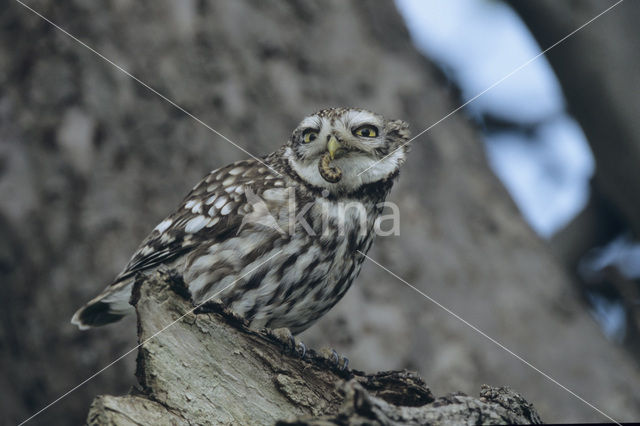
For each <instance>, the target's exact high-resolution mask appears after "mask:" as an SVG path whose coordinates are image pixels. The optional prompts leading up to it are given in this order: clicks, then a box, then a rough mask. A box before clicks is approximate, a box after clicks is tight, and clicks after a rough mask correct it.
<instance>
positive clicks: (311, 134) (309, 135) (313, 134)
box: [302, 129, 318, 143]
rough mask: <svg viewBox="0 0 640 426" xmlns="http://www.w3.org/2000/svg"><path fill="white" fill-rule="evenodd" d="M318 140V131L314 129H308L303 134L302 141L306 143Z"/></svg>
mask: <svg viewBox="0 0 640 426" xmlns="http://www.w3.org/2000/svg"><path fill="white" fill-rule="evenodd" d="M317 138H318V131H317V130H313V129H307V130H305V131H304V133H303V134H302V141H303V142H304V143H309V142H313V141H315V140H316V139H317Z"/></svg>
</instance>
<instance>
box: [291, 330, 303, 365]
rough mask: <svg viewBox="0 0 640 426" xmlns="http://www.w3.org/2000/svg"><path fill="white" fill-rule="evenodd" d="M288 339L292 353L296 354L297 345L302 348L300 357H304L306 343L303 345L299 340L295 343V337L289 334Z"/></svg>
mask: <svg viewBox="0 0 640 426" xmlns="http://www.w3.org/2000/svg"><path fill="white" fill-rule="evenodd" d="M289 339H290V340H291V350H292V351H293V353H294V354H295V355H298V346H300V349H301V350H302V354H301V355H300V359H304V356H305V355H306V354H307V345H305V344H304V343H303V342H301V341H299V342H297V344H296V338H295V337H293V335H291V337H289Z"/></svg>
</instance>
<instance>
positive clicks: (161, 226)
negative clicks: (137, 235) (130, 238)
mask: <svg viewBox="0 0 640 426" xmlns="http://www.w3.org/2000/svg"><path fill="white" fill-rule="evenodd" d="M172 223H173V220H172V219H165V220H163V221H162V222H160V223H159V224H158V226H156V227H155V229H154V231H158V232H159V233H161V234H162V233H163V232H164V231H166V230H167V229H169V227H170V226H171V224H172Z"/></svg>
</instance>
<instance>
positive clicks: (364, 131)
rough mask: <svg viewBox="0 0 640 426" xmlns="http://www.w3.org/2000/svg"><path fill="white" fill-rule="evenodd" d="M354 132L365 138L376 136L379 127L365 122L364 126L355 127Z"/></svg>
mask: <svg viewBox="0 0 640 426" xmlns="http://www.w3.org/2000/svg"><path fill="white" fill-rule="evenodd" d="M353 134H354V135H356V136H361V137H363V138H375V137H376V136H378V129H377V128H376V127H375V126H372V125H370V124H365V125H364V126H360V127H358V128H357V129H355V130H354V131H353Z"/></svg>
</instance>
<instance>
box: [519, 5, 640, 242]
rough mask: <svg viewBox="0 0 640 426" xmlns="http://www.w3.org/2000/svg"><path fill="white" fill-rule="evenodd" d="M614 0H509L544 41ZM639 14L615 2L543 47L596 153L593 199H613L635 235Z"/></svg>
mask: <svg viewBox="0 0 640 426" xmlns="http://www.w3.org/2000/svg"><path fill="white" fill-rule="evenodd" d="M614 3H615V2H614V1H608V2H602V1H598V0H586V1H575V0H574V1H564V2H557V1H553V0H542V1H536V2H532V1H528V2H527V1H525V2H522V1H520V2H519V1H514V2H511V3H510V4H511V5H512V6H513V8H514V9H515V10H516V11H517V12H518V13H519V14H520V16H521V17H522V19H523V20H524V22H525V23H526V24H527V26H528V27H529V29H530V30H531V32H532V33H533V35H534V37H535V38H536V39H537V40H538V43H539V44H540V46H541V47H542V48H543V49H544V48H546V47H547V46H550V45H551V44H553V43H555V42H556V41H557V40H559V39H561V38H562V37H564V36H565V35H567V34H569V33H570V32H572V31H573V30H575V29H576V28H577V27H579V26H580V25H582V24H584V23H586V22H587V21H588V20H590V19H591V18H593V17H595V16H596V15H597V14H598V13H600V12H602V11H604V10H605V9H606V8H607V7H609V6H612V5H613V4H614ZM638 17H640V3H638V2H624V3H621V4H620V5H618V6H616V7H615V8H613V9H612V10H611V11H610V12H608V13H607V14H605V15H603V16H602V17H601V18H599V19H598V20H596V21H594V22H593V23H592V24H590V25H589V26H587V27H585V28H584V29H583V30H581V31H580V32H578V33H577V34H575V35H574V36H572V37H571V38H569V39H568V40H567V41H566V42H564V43H563V46H562V47H559V48H557V49H552V50H551V51H550V52H549V53H548V54H547V58H548V60H549V62H550V63H551V66H552V67H553V69H554V71H555V72H556V75H557V76H558V79H559V80H560V84H561V86H562V90H563V92H564V94H565V96H566V98H567V102H568V106H569V110H570V112H571V113H572V114H573V115H574V116H575V118H576V119H577V120H578V122H579V123H580V125H581V126H582V129H583V130H584V132H585V135H586V136H587V140H588V141H589V145H590V146H591V150H592V151H593V155H594V156H595V159H596V166H597V167H596V175H595V178H594V182H593V184H594V185H593V186H594V188H593V189H594V193H595V196H594V199H595V200H596V201H597V202H599V203H602V202H604V203H609V204H611V205H613V206H614V207H615V212H617V215H618V216H620V217H621V218H622V220H623V222H624V224H625V227H626V228H628V229H631V230H633V232H634V233H635V234H636V235H640V197H638V194H640V167H638V164H640V124H639V123H638V112H639V111H640V97H639V96H638V93H639V92H640V78H639V77H638V70H639V69H640V58H639V57H638V51H640V38H639V37H638V25H637V24H638ZM599 198H601V199H599ZM605 205H606V204H605ZM609 217H610V219H609V221H611V220H612V219H613V220H614V221H615V219H617V217H616V215H615V214H613V212H612V214H610V216H609ZM605 223H607V222H606V221H605ZM616 230H617V231H618V232H619V230H620V227H617V229H616V228H614V229H613V231H616ZM583 232H586V233H591V232H594V231H591V230H589V229H583ZM613 235H615V234H613ZM594 242H595V243H597V242H598V241H597V240H595V241H590V242H589V243H592V245H591V246H586V247H583V250H586V249H588V248H591V247H593V243H594Z"/></svg>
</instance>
